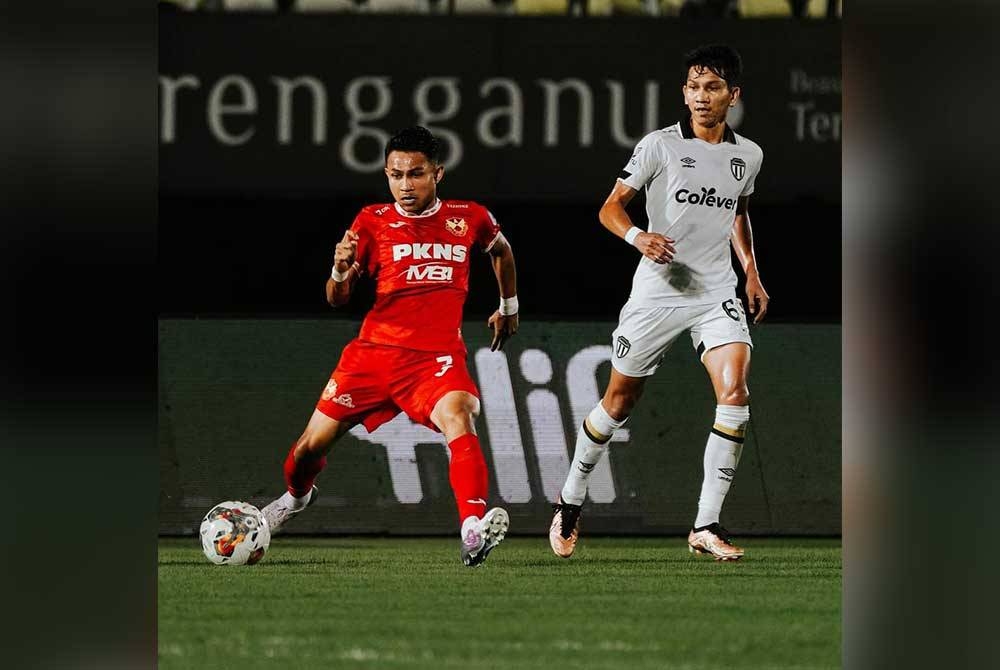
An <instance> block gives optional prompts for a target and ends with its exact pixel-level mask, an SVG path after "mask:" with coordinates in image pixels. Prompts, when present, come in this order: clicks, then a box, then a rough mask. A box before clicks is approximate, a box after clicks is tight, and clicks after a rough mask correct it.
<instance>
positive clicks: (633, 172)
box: [618, 131, 667, 191]
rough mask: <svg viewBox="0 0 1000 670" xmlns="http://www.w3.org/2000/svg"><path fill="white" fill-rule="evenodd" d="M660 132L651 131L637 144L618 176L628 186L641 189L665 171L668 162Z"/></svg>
mask: <svg viewBox="0 0 1000 670" xmlns="http://www.w3.org/2000/svg"><path fill="white" fill-rule="evenodd" d="M658 133H659V131H657V132H656V133H650V134H649V135H646V136H645V137H643V138H642V139H641V140H639V144H637V145H635V151H633V152H632V157H631V158H629V159H628V162H627V163H625V167H624V168H623V169H622V171H621V173H620V174H619V175H618V178H619V179H621V181H622V183H623V184H625V185H626V186H629V187H631V188H634V189H635V190H637V191H641V190H642V189H643V188H644V187H645V186H646V184H648V183H649V182H650V181H652V180H653V178H654V177H656V176H657V175H659V174H660V172H662V171H663V168H664V167H665V166H666V164H667V159H666V153H665V152H664V151H663V147H662V145H661V143H660V142H659V139H658Z"/></svg>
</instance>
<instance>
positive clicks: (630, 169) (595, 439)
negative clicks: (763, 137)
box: [549, 46, 769, 560]
mask: <svg viewBox="0 0 1000 670" xmlns="http://www.w3.org/2000/svg"><path fill="white" fill-rule="evenodd" d="M685 71H686V73H687V77H686V82H685V84H684V86H683V94H684V102H685V104H686V106H687V108H688V110H689V114H688V115H687V116H686V118H685V119H683V120H681V121H680V122H678V123H676V124H674V125H672V126H669V127H667V128H664V129H662V130H657V131H655V132H653V133H650V134H649V135H647V136H646V137H644V138H643V139H642V140H641V141H640V142H639V144H638V145H637V146H636V148H635V152H634V153H633V154H632V157H631V158H630V159H629V160H628V162H627V163H626V165H625V168H624V169H623V170H622V172H621V174H620V175H619V178H618V181H617V183H616V184H615V187H614V189H613V190H612V191H611V194H610V195H609V196H608V198H607V200H606V201H605V203H604V206H603V207H601V212H600V220H601V223H602V224H603V225H604V227H605V228H607V229H608V230H609V231H611V232H612V233H614V234H615V235H617V236H619V237H621V238H623V239H624V240H625V241H626V242H628V243H630V244H632V245H634V246H635V247H636V248H637V249H638V250H639V251H640V252H641V253H642V258H641V259H640V261H639V265H638V267H637V268H636V271H635V276H634V277H633V280H632V292H631V295H630V296H629V300H628V302H627V303H625V306H624V307H623V308H622V310H621V315H620V316H619V322H618V327H617V328H616V329H615V331H614V333H613V334H612V346H613V349H614V351H613V354H612V359H611V364H612V370H611V380H610V382H609V384H608V388H607V390H606V391H605V393H604V397H603V399H602V400H601V401H600V402H599V403H598V404H597V406H596V407H594V409H593V411H591V413H590V414H589V415H588V416H587V418H586V420H585V421H584V423H583V426H581V428H580V432H579V434H578V436H577V441H576V451H575V453H574V456H573V462H572V464H571V465H570V472H569V475H568V476H567V479H566V483H565V485H564V486H563V489H562V492H561V496H560V500H559V503H557V504H556V505H555V515H554V517H553V519H552V526H551V528H550V531H549V541H550V544H551V546H552V550H553V551H554V552H555V553H556V555H558V556H562V557H564V558H568V557H569V556H571V555H572V553H573V550H574V548H575V546H576V541H577V538H578V535H579V519H580V509H581V505H582V504H583V500H584V497H585V496H586V493H587V482H588V480H589V477H590V474H591V472H592V471H593V469H594V467H595V466H596V465H597V463H598V462H599V461H600V459H601V458H602V457H603V456H604V454H605V452H606V451H607V443H608V441H609V440H610V439H611V436H612V434H613V433H614V431H615V430H616V429H618V428H620V427H621V426H622V425H623V424H624V423H625V421H626V420H627V419H628V416H629V414H631V412H632V409H633V408H634V407H635V404H636V402H637V401H638V400H639V397H640V396H641V395H642V390H643V386H644V384H645V380H646V378H647V377H649V376H650V375H652V374H653V373H654V372H656V369H657V367H658V366H659V364H660V361H661V360H662V359H663V356H664V354H665V353H666V351H667V350H668V349H669V348H670V346H671V345H672V344H673V343H674V341H675V340H676V339H677V338H678V337H679V336H680V335H681V334H682V333H683V332H684V331H688V332H689V333H690V336H691V343H692V346H693V347H694V348H695V350H696V351H697V354H698V355H699V356H700V358H701V361H702V363H703V364H704V366H705V369H706V370H707V371H708V375H709V377H710V378H711V381H712V386H713V388H714V389H715V394H716V401H717V406H716V413H715V423H714V425H713V426H712V429H711V432H710V433H709V436H708V442H707V444H706V446H705V460H704V472H705V476H704V480H703V482H702V489H701V497H700V498H699V501H698V516H697V518H696V519H695V521H694V524H693V527H692V530H691V532H690V533H689V535H688V545H689V548H690V550H691V551H692V552H697V553H705V554H711V555H712V556H714V557H715V558H716V559H718V560H737V559H739V558H741V557H742V556H743V550H742V549H740V548H739V547H736V546H734V545H733V544H732V543H731V542H730V541H729V538H728V534H727V533H726V531H725V530H724V529H723V528H722V527H721V526H720V525H719V513H720V511H721V509H722V503H723V501H724V500H725V496H726V494H727V493H728V491H729V486H730V484H731V482H732V480H733V477H734V475H735V474H736V467H737V465H738V463H739V459H740V452H741V451H742V448H743V436H744V433H745V430H746V425H747V423H748V421H749V419H750V408H749V400H750V393H749V390H748V388H747V376H748V373H749V369H750V350H751V348H752V346H753V344H752V342H751V340H750V333H749V329H748V327H747V320H746V316H745V314H744V312H743V304H742V302H741V301H740V299H739V298H738V297H737V296H736V281H737V278H736V273H735V272H733V268H732V263H731V260H730V245H732V247H733V248H734V249H735V251H736V255H737V257H738V258H739V260H740V264H741V265H742V266H743V271H744V273H745V275H746V294H747V300H748V304H749V308H750V311H751V313H753V314H754V315H755V318H754V323H758V322H760V320H761V319H762V318H763V317H764V314H765V313H766V312H767V304H768V300H769V298H768V295H767V293H766V292H765V291H764V287H763V285H762V284H761V282H760V277H759V275H758V271H757V263H756V260H755V257H754V250H753V236H752V232H751V229H750V219H749V215H748V213H747V203H748V200H749V196H750V194H751V193H753V190H754V181H755V179H756V177H757V174H758V172H759V171H760V166H761V163H762V161H763V152H762V151H761V148H760V147H759V146H757V145H756V144H755V143H754V142H751V141H750V140H748V139H747V138H745V137H743V136H741V135H738V134H736V133H735V132H733V130H732V129H731V128H730V127H729V126H727V125H726V114H727V112H728V110H729V109H730V108H731V107H733V106H734V105H735V104H736V101H737V100H739V97H740V87H739V80H740V75H741V73H742V63H741V60H740V56H739V54H738V53H736V51H735V50H733V49H732V48H730V47H727V46H706V47H700V48H698V49H695V50H694V51H692V52H690V53H689V54H687V55H686V56H685ZM640 189H644V190H645V193H646V211H647V214H648V217H649V230H648V231H646V232H643V231H641V230H640V229H639V228H636V227H635V226H634V225H632V220H631V219H630V218H629V215H628V213H627V212H626V211H625V208H626V206H627V205H628V204H629V202H630V201H631V200H632V198H633V197H634V196H635V194H636V193H637V192H638V191H639V190H640Z"/></svg>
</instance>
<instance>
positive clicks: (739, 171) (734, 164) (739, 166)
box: [729, 158, 747, 181]
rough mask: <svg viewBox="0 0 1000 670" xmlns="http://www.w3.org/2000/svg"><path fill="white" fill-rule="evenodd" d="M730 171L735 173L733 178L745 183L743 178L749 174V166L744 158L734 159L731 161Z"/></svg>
mask: <svg viewBox="0 0 1000 670" xmlns="http://www.w3.org/2000/svg"><path fill="white" fill-rule="evenodd" d="M729 170H730V171H731V172H732V173H733V177H735V178H736V181H743V177H744V176H745V175H746V173H747V164H746V161H744V160H743V159H742V158H734V159H732V160H731V161H729Z"/></svg>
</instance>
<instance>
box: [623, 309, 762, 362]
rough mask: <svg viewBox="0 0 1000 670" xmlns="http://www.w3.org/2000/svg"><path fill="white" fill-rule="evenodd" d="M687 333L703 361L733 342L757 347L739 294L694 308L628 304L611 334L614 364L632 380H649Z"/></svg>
mask: <svg viewBox="0 0 1000 670" xmlns="http://www.w3.org/2000/svg"><path fill="white" fill-rule="evenodd" d="M685 330H690V331H691V344H692V345H693V346H694V348H695V350H696V351H697V352H698V356H699V357H701V358H704V356H705V352H706V351H708V350H710V349H714V348H715V347H719V346H722V345H723V344H729V343H731V342H746V343H747V344H748V345H750V347H751V348H752V347H753V342H752V341H751V340H750V329H749V328H748V327H747V317H746V314H744V313H743V303H742V302H741V301H740V300H739V298H737V297H736V294H735V292H734V293H733V297H732V298H727V299H726V300H723V301H722V302H719V303H715V304H712V305H694V306H691V307H636V306H635V305H633V304H632V303H631V302H627V303H625V306H624V307H622V311H621V314H620V315H619V317H618V327H617V328H615V331H614V332H613V333H612V334H611V351H612V353H611V365H613V366H614V368H615V370H618V372H620V373H622V374H623V375H626V376H628V377H648V376H649V375H651V374H653V373H654V372H656V368H658V367H659V366H660V361H662V360H663V356H664V354H666V353H667V351H668V350H669V349H670V347H671V345H673V343H674V340H676V339H677V338H678V336H680V334H681V333H683V332H684V331H685Z"/></svg>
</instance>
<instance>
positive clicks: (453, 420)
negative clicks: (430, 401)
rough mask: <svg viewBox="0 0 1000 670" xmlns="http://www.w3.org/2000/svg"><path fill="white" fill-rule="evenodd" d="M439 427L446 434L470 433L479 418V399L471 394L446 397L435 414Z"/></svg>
mask: <svg viewBox="0 0 1000 670" xmlns="http://www.w3.org/2000/svg"><path fill="white" fill-rule="evenodd" d="M434 414H435V415H436V416H432V418H436V420H437V423H438V424H439V427H441V428H442V429H443V430H444V432H445V433H449V432H456V433H460V432H469V431H470V430H472V428H471V427H472V426H475V423H476V419H477V418H478V417H479V398H477V397H476V396H474V395H472V394H471V393H456V394H454V395H450V396H446V397H445V398H443V399H442V401H441V402H440V403H439V405H438V407H437V408H436V411H435V412H434Z"/></svg>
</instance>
